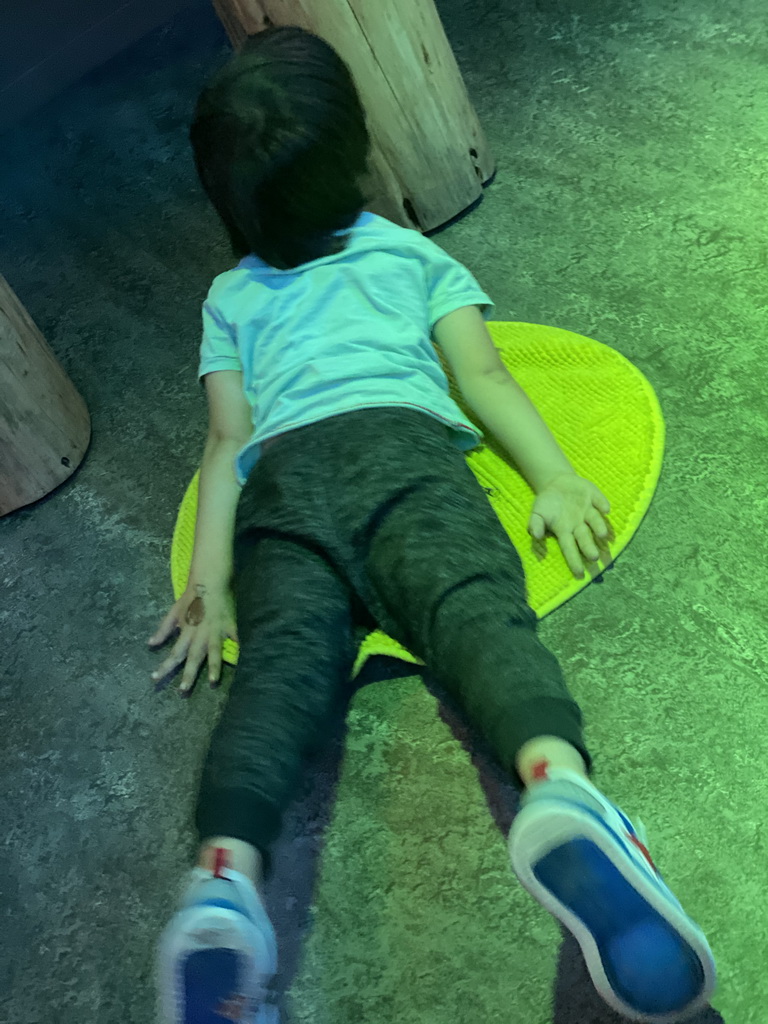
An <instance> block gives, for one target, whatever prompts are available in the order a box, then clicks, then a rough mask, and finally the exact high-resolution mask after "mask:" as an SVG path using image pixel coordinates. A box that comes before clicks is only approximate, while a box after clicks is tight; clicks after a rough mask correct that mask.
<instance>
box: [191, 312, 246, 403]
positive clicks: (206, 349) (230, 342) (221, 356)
mask: <svg viewBox="0 0 768 1024" xmlns="http://www.w3.org/2000/svg"><path fill="white" fill-rule="evenodd" d="M242 369H243V364H242V362H241V360H240V354H239V353H238V350H237V342H236V341H235V336H234V332H233V330H232V328H231V327H230V326H229V325H228V324H227V322H226V320H225V318H224V317H223V315H222V313H221V312H220V310H219V309H217V307H216V306H215V304H214V302H213V301H212V297H211V292H208V298H207V299H206V300H205V302H204V303H203V340H202V343H201V345H200V365H199V367H198V371H197V379H198V380H199V381H200V384H201V385H202V386H204V381H203V379H202V378H203V377H204V376H205V374H206V373H210V372H211V371H212V370H242Z"/></svg>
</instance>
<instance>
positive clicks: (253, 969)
mask: <svg viewBox="0 0 768 1024" xmlns="http://www.w3.org/2000/svg"><path fill="white" fill-rule="evenodd" d="M225 874H226V877H227V878H229V879H230V880H231V881H234V882H235V885H236V886H237V898H238V902H239V903H240V904H241V905H242V906H244V907H245V908H246V909H247V911H248V913H249V914H250V915H251V916H250V917H249V916H246V914H243V913H242V911H241V910H239V909H238V908H237V907H236V906H235V905H234V904H230V903H228V902H227V901H226V900H212V901H206V902H201V903H195V904H193V905H192V906H188V907H186V908H185V909H183V910H180V911H179V912H178V913H177V914H176V915H175V916H174V917H173V918H172V919H171V921H170V922H169V924H168V926H167V927H166V929H165V931H164V932H163V934H162V936H161V938H160V942H159V945H158V954H157V980H158V989H159V993H160V999H159V1003H160V1006H159V1012H160V1015H161V1020H162V1021H163V1024H221V1022H222V1021H223V1020H227V1019H231V1020H235V1021H238V1024H279V1021H280V1012H279V1008H278V1006H277V1005H275V1004H274V1003H273V1002H270V1001H267V1000H268V999H269V994H268V993H267V986H268V985H269V983H270V982H271V981H272V979H273V978H274V976H275V974H276V973H277V943H276V940H275V934H274V929H273V928H272V923H271V921H270V920H269V918H268V917H267V915H266V912H265V910H264V908H263V906H262V905H261V903H260V901H259V900H258V897H257V896H256V891H255V889H253V887H252V886H250V883H248V881H247V879H243V877H242V876H238V875H237V873H236V872H232V871H229V870H226V872H225ZM254 921H258V922H259V923H260V926H259V925H257V924H256V923H254ZM222 992H230V993H238V994H239V995H238V996H237V997H236V998H235V999H229V1000H225V1002H224V1005H222V997H221V993H222ZM222 1011H223V1012H222Z"/></svg>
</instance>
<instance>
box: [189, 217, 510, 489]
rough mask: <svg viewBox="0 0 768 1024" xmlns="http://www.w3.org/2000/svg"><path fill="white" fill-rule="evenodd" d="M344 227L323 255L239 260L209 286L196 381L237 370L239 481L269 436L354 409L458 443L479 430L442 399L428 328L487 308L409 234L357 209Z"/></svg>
mask: <svg viewBox="0 0 768 1024" xmlns="http://www.w3.org/2000/svg"><path fill="white" fill-rule="evenodd" d="M349 232H350V238H349V242H348V243H347V246H346V248H345V249H344V250H343V251H342V252H340V253H336V254H335V255H333V256H325V257H323V258H322V259H318V260H312V261H311V262H309V263H303V264H302V265H301V266H299V267H296V268H294V269H291V270H276V269H275V268H274V267H270V266H269V265H268V264H267V263H265V262H264V261H263V260H261V259H259V258H258V257H257V256H254V255H250V256H246V257H245V258H244V259H242V260H241V261H240V263H238V265H237V266H236V267H234V268H233V269H232V270H228V271H226V272H225V273H223V274H219V275H218V276H217V277H216V278H214V281H213V283H212V285H211V287H210V290H209V292H208V297H207V299H206V301H205V302H204V304H203V340H202V344H201V346H200V366H199V371H198V377H199V379H200V380H201V383H202V378H203V377H204V375H205V374H206V373H211V372H212V371H214V370H240V371H242V374H243V387H244V389H245V394H246V398H247V399H248V403H249V404H250V407H251V421H252V423H253V433H252V434H251V437H250V438H249V440H248V442H247V443H246V444H245V445H244V446H243V447H242V448H241V449H240V451H239V452H238V453H237V455H236V457H235V472H236V475H237V479H238V481H239V482H240V485H241V486H242V485H244V484H245V481H246V480H247V478H248V475H249V473H250V472H251V470H252V469H253V467H254V466H255V465H256V463H257V462H258V460H259V457H260V455H261V446H262V444H263V442H264V441H266V440H267V439H268V438H270V437H274V436H276V435H277V434H282V433H284V432H285V431H287V430H294V429H296V428H297V427H302V426H306V425H307V424H310V423H316V422H317V421H318V420H323V419H326V418H327V417H329V416H337V415H339V414H340V413H344V412H352V411H354V410H356V409H374V408H381V407H383V406H407V407H409V408H413V409H420V410H421V411H423V412H425V413H427V414H429V415H431V416H434V417H435V419H438V420H440V421H441V422H443V423H445V424H446V425H447V426H448V427H450V428H451V436H452V438H453V440H454V443H455V444H456V445H457V446H458V447H459V448H460V449H461V450H462V451H468V450H469V449H471V448H475V447H476V446H477V445H478V444H479V443H480V440H481V439H482V437H483V434H482V432H480V431H478V430H477V428H476V427H475V426H474V425H473V424H472V422H471V421H470V420H468V419H467V418H466V417H465V416H464V414H463V413H462V411H461V409H460V408H459V407H458V405H456V403H455V402H454V401H453V399H452V398H451V397H450V394H449V388H448V379H447V377H446V375H445V373H444V372H443V368H442V366H441V365H440V361H439V358H438V355H437V352H436V351H435V347H434V345H433V343H432V328H433V327H434V324H435V322H436V321H437V320H439V319H440V318H441V317H443V316H446V315H447V314H448V313H451V312H452V311H453V310H454V309H458V308H459V307H461V306H471V305H478V306H480V307H481V309H482V311H483V316H484V318H485V319H486V320H488V319H490V316H491V314H492V312H493V309H494V304H493V303H492V302H491V300H490V298H489V297H488V295H486V293H485V292H484V291H483V290H482V289H481V288H480V286H479V285H478V283H477V281H476V280H475V278H474V277H473V276H472V274H471V273H470V272H469V271H468V270H467V269H466V267H464V266H463V265H462V264H461V263H459V262H458V261H457V260H455V259H453V257H451V256H449V255H448V254H447V253H446V252H445V251H444V250H443V249H441V248H440V246H438V245H437V244H436V243H435V242H433V241H431V239H429V238H426V237H425V236H424V235H422V234H421V233H420V232H418V231H414V230H411V229H410V228H404V227H401V226H400V225H398V224H394V223H392V221H389V220H387V219H386V218H384V217H379V216H378V215H377V214H373V213H369V212H367V211H366V212H364V213H363V214H361V216H360V218H359V219H358V220H357V221H356V222H355V224H354V225H353V227H352V228H351V229H349Z"/></svg>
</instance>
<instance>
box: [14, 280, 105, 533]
mask: <svg viewBox="0 0 768 1024" xmlns="http://www.w3.org/2000/svg"><path fill="white" fill-rule="evenodd" d="M90 438H91V417H90V415H89V413H88V408H87V406H86V404H85V402H84V401H83V399H82V397H81V396H80V393H79V392H78V391H77V389H76V388H75V386H74V384H73V383H72V381H71V380H70V379H69V377H68V376H67V374H66V372H65V371H64V369H63V368H62V367H61V365H60V364H59V362H58V361H57V359H56V356H55V355H54V354H53V351H52V350H51V348H50V346H49V345H48V342H47V341H46V340H45V338H44V337H43V336H42V334H41V333H40V331H39V330H38V329H37V327H36V326H35V324H34V323H33V321H32V319H31V317H30V316H29V314H28V313H27V311H26V309H25V308H24V307H23V306H22V304H21V303H20V302H19V300H18V298H17V297H16V295H15V294H14V292H13V291H12V289H11V287H10V285H9V284H8V282H7V281H6V280H5V278H4V277H2V275H0V516H4V515H7V514H8V513H9V512H13V511H15V509H17V508H22V507H23V506H24V505H30V504H31V503H32V502H33V501H37V500H38V499H39V498H42V497H43V496H44V495H46V494H48V493H49V492H50V491H52V490H54V488H56V487H58V486H59V484H61V483H63V482H64V481H65V480H66V479H67V478H68V477H69V476H71V474H72V473H74V471H75V470H76V469H77V467H78V466H79V465H80V463H81V462H82V460H83V456H84V455H85V452H86V449H87V448H88V444H89V442H90Z"/></svg>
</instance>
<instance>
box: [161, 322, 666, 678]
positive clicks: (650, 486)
mask: <svg viewBox="0 0 768 1024" xmlns="http://www.w3.org/2000/svg"><path fill="white" fill-rule="evenodd" d="M488 330H489V331H490V333H491V336H492V337H493V339H494V342H495V344H496V346H497V348H498V349H499V352H500V354H501V357H502V359H503V360H504V362H505V364H506V366H507V368H508V369H509V371H510V373H512V374H513V375H514V377H515V378H516V380H517V381H518V382H519V383H520V385H521V386H522V387H523V388H524V389H525V391H526V392H527V394H528V395H529V397H530V398H531V400H532V401H533V403H534V404H535V405H536V407H537V408H538V410H539V412H540V413H541V415H542V416H543V417H544V420H545V421H546V423H547V424H548V426H549V427H550V429H551V430H552V432H553V433H554V435H555V437H556V438H557V440H558V443H559V444H560V446H561V447H562V448H563V450H564V451H565V453H566V455H567V456H568V458H569V459H570V461H571V463H572V465H573V466H574V468H575V469H576V471H577V472H578V473H580V474H581V475H582V476H585V477H587V478H588V479H590V480H592V481H593V482H594V483H595V484H596V485H597V486H598V487H599V488H600V489H601V490H602V491H603V493H604V494H605V495H606V497H607V498H608V500H609V501H610V502H611V514H610V517H609V522H610V525H611V527H612V530H613V534H614V539H613V540H612V542H611V544H610V552H611V557H612V559H615V557H616V556H617V555H618V554H619V553H620V552H621V551H622V550H623V549H624V548H625V547H626V545H627V544H628V543H629V541H630V539H631V538H632V536H633V534H634V532H635V530H636V529H637V528H638V526H639V525H640V522H641V521H642V519H643V516H644V515H645V512H646V510H647V508H648V506H649V505H650V503H651V498H652V497H653V493H654V491H655V489H656V485H657V483H658V479H659V475H660V473H661V464H662V458H663V453H664V419H663V416H662V413H661V407H660V405H659V402H658V399H657V397H656V394H655V392H654V390H653V388H652V386H651V384H650V383H649V381H648V380H647V379H646V378H645V377H644V376H643V374H642V373H641V372H640V370H638V368H637V367H636V366H634V365H633V364H632V363H631V362H629V360H628V359H625V357H624V356H622V355H621V354H620V353H619V352H616V351H615V350H614V349H611V348H608V347H607V346H605V345H602V344H600V342H598V341H594V340H593V339H591V338H585V337H583V336H581V335H579V334H574V333H572V332H571V331H564V330H561V329H560V328H557V327H545V326H542V325H540V324H526V323H502V322H490V323H488ZM443 368H444V369H445V372H446V374H447V375H448V380H449V382H450V385H451V394H452V396H453V398H454V399H455V400H456V402H457V403H458V404H459V406H461V408H462V409H464V411H465V412H466V414H467V415H468V416H469V417H470V418H472V413H471V411H470V410H469V409H467V408H466V406H465V405H464V403H463V400H462V396H461V393H460V392H459V390H458V388H457V387H456V382H455V380H454V379H453V376H452V374H451V372H450V370H449V368H448V366H447V364H446V363H445V361H443ZM478 425H480V426H482V425H481V424H478ZM467 459H468V462H469V465H470V467H471V468H472V470H473V472H474V473H475V475H476V476H477V478H478V480H479V481H480V483H481V484H482V486H483V487H484V488H486V490H487V491H488V493H489V499H488V500H489V501H490V502H491V504H492V505H493V508H494V509H495V511H496V514H497V515H498V517H499V519H500V520H501V522H502V524H503V526H504V528H505V529H506V531H507V533H508V534H509V536H510V538H511V540H512V542H513V543H514V544H515V546H516V547H517V550H518V551H519V552H520V555H521V558H522V561H523V567H524V569H525V575H526V581H527V585H528V595H529V601H530V604H531V607H532V608H533V610H534V611H535V612H536V615H537V616H538V617H539V618H540V619H541V618H543V617H544V616H545V615H548V614H549V613H550V612H551V611H553V610H554V609H555V608H558V607H559V606H560V605H561V604H563V603H564V602H565V601H567V600H568V599H569V598H571V597H573V596H574V595H575V594H577V593H578V592H579V591H581V590H583V589H584V587H586V586H588V585H589V584H590V582H591V581H592V579H593V578H594V577H595V576H599V575H600V573H601V572H602V571H603V570H604V569H605V568H606V566H605V564H599V565H597V566H594V567H592V568H591V569H590V568H589V567H586V571H585V576H584V577H583V579H577V578H576V577H574V576H573V574H572V573H571V571H570V570H569V568H568V566H567V565H566V562H565V559H564V558H563V555H562V552H561V551H560V547H559V545H558V543H557V540H556V538H554V537H549V536H548V537H546V538H545V540H544V541H542V542H537V541H534V540H533V539H532V538H531V536H530V534H529V533H528V531H527V525H528V520H529V517H530V512H531V508H532V505H533V500H534V495H533V492H532V491H531V488H530V487H529V486H528V484H527V483H526V482H525V480H524V479H523V478H522V476H521V475H520V474H519V473H518V471H517V470H516V469H515V468H514V466H512V465H511V464H510V463H509V462H507V461H506V460H505V458H504V455H503V453H502V450H501V448H500V447H499V446H498V445H497V443H496V441H495V438H493V437H492V435H489V434H486V438H485V445H484V446H483V447H482V448H478V449H475V450H474V451H472V452H470V453H468V456H467ZM199 476H200V472H199V470H198V471H197V472H196V473H195V475H194V477H193V478H192V480H191V481H190V484H189V486H188V487H187V490H186V493H185V494H184V498H183V500H182V503H181V507H180V508H179V513H178V517H177V521H176V527H175V529H174V533H173V542H172V545H171V578H172V581H173V591H174V600H178V598H179V597H180V596H181V594H182V593H183V592H184V590H185V588H186V586H187V580H188V577H189V568H190V564H191V561H192V549H193V545H194V536H195V520H196V516H197V486H198V480H199ZM238 654H239V645H238V644H237V643H236V642H235V641H234V640H231V639H229V638H227V639H225V640H224V641H223V644H222V658H223V660H224V661H226V662H228V663H229V664H231V665H236V664H237V659H238ZM377 654H384V655H389V656H391V657H395V658H400V659H401V660H403V661H406V662H410V663H411V664H415V665H423V662H421V661H420V660H419V659H418V658H416V657H415V656H414V655H412V654H411V653H410V651H406V650H405V649H404V648H403V647H401V646H400V644H398V643H396V642H395V641H394V640H393V639H392V638H391V637H389V636H387V635H386V634H385V633H382V632H380V631H376V632H373V633H370V634H369V635H368V636H367V637H366V638H365V640H364V641H363V643H362V644H361V646H360V651H359V653H358V657H357V660H356V662H355V666H354V670H353V677H355V676H357V675H358V673H359V672H360V670H361V669H362V667H363V665H364V664H365V662H366V661H367V660H368V658H370V657H371V656H372V655H377Z"/></svg>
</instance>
